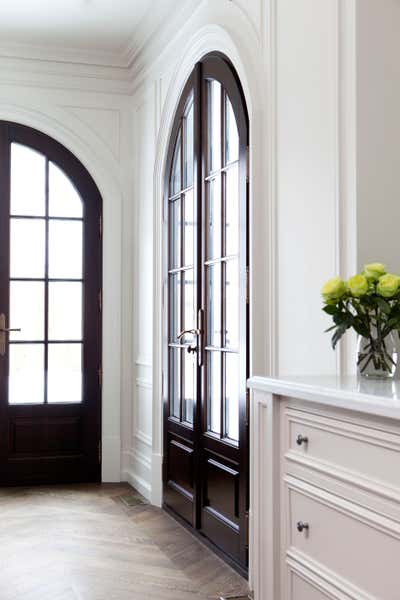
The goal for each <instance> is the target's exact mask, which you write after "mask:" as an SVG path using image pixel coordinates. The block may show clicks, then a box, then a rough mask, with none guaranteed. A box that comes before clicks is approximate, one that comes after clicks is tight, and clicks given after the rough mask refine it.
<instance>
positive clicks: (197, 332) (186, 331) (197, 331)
mask: <svg viewBox="0 0 400 600" xmlns="http://www.w3.org/2000/svg"><path fill="white" fill-rule="evenodd" d="M200 333H201V331H200V329H184V330H183V331H181V332H180V333H179V334H178V335H177V337H176V339H177V340H180V339H181V338H182V337H183V336H184V335H186V334H190V335H200Z"/></svg>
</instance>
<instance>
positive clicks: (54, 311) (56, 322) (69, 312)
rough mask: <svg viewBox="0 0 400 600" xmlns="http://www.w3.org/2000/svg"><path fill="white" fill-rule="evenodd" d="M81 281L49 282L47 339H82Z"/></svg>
mask: <svg viewBox="0 0 400 600" xmlns="http://www.w3.org/2000/svg"><path fill="white" fill-rule="evenodd" d="M82 291H83V290H82V283H81V282H76V281H67V282H64V281H56V282H54V281H53V282H50V283H49V333H48V337H49V340H59V341H63V340H75V341H78V340H81V339H82V303H83V294H82Z"/></svg>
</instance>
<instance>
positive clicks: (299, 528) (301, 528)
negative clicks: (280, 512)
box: [297, 521, 310, 533]
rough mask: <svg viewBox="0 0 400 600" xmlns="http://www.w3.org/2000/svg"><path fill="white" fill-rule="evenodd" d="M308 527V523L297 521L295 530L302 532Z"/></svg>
mask: <svg viewBox="0 0 400 600" xmlns="http://www.w3.org/2000/svg"><path fill="white" fill-rule="evenodd" d="M309 529H310V526H309V524H308V523H304V522H303V521H299V522H298V523H297V531H298V532H299V533H302V532H303V531H308V530H309Z"/></svg>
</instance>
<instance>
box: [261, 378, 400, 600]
mask: <svg viewBox="0 0 400 600" xmlns="http://www.w3.org/2000/svg"><path fill="white" fill-rule="evenodd" d="M267 381H268V380H267ZM267 385H268V386H270V389H269V388H268V387H267V389H265V388H261V389H257V388H256V389H254V387H253V389H254V393H253V405H252V440H253V441H252V448H251V466H252V470H251V478H252V481H251V494H252V498H251V583H252V585H253V587H254V592H255V600H326V599H327V598H329V599H332V600H400V569H399V558H400V399H399V401H398V408H399V420H398V419H397V418H394V417H393V407H394V403H393V395H391V396H390V397H388V399H387V400H388V406H389V404H390V411H391V412H390V417H391V418H387V417H386V416H385V415H384V414H382V411H383V409H384V408H383V399H382V398H378V399H376V398H375V402H376V403H377V404H379V408H378V409H377V412H378V414H375V415H374V414H373V410H372V407H373V402H374V398H371V402H370V404H369V405H368V410H366V411H365V412H363V411H362V410H354V402H355V400H356V398H355V396H354V394H353V396H352V403H351V408H349V409H346V408H345V406H343V404H344V397H342V398H341V400H340V402H339V403H338V402H336V401H335V393H334V390H333V391H332V395H331V397H330V398H329V395H328V394H327V391H326V390H325V393H324V394H321V390H320V388H317V387H316V389H315V391H314V393H313V390H312V389H311V390H309V392H308V395H309V397H308V395H307V394H305V393H304V392H302V391H301V390H300V391H298V395H299V396H300V397H299V398H297V397H296V389H295V388H294V389H293V391H292V392H290V391H289V392H290V393H288V390H287V386H285V395H283V394H282V393H279V392H281V391H282V390H281V389H280V388H279V387H278V388H277V389H275V387H276V385H277V384H276V382H274V384H272V383H269V384H267ZM274 386H275V387H274ZM274 392H275V393H274ZM378 400H379V402H378ZM365 401H366V399H365V397H364V396H363V397H362V398H360V405H361V407H362V406H364V404H363V402H364V403H365ZM396 402H397V399H396ZM338 404H339V407H338Z"/></svg>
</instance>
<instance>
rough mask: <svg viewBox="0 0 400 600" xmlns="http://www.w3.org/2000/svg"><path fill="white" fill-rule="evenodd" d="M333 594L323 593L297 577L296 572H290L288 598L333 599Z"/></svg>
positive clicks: (293, 599) (301, 599) (298, 599)
mask: <svg viewBox="0 0 400 600" xmlns="http://www.w3.org/2000/svg"><path fill="white" fill-rule="evenodd" d="M333 599H335V600H336V598H335V596H332V594H329V593H324V592H322V591H321V590H319V589H318V588H317V587H315V586H314V585H312V584H311V583H309V582H308V581H306V580H305V579H303V578H302V577H299V575H298V574H297V573H293V572H292V573H291V574H290V596H289V600H333Z"/></svg>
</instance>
